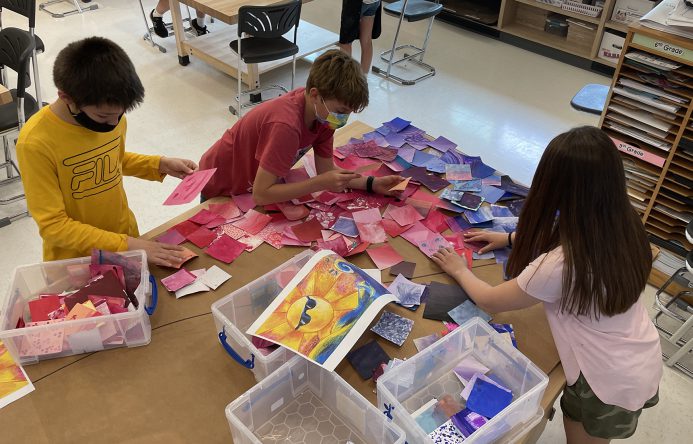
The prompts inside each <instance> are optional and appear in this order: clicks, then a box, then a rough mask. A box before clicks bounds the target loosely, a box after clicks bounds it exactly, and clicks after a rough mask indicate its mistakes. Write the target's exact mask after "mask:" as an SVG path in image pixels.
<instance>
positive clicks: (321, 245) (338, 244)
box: [318, 234, 349, 257]
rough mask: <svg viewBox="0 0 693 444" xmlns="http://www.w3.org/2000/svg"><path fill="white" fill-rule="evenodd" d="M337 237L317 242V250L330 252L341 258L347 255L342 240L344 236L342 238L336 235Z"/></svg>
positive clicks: (347, 252)
mask: <svg viewBox="0 0 693 444" xmlns="http://www.w3.org/2000/svg"><path fill="white" fill-rule="evenodd" d="M337 236H338V237H337V238H335V239H330V240H327V241H324V240H319V241H318V249H320V250H331V251H334V252H335V253H337V254H338V255H340V256H342V257H344V256H346V255H347V254H349V249H348V247H347V243H346V241H345V239H344V236H342V235H341V234H338V235H337Z"/></svg>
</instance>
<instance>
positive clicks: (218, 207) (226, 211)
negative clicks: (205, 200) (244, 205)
mask: <svg viewBox="0 0 693 444" xmlns="http://www.w3.org/2000/svg"><path fill="white" fill-rule="evenodd" d="M209 211H211V212H212V213H215V214H218V215H219V216H221V217H223V218H224V219H225V220H228V219H233V218H235V217H238V216H240V215H241V210H240V209H239V208H238V206H237V205H236V203H235V202H234V201H233V200H229V201H227V202H224V203H220V204H209Z"/></svg>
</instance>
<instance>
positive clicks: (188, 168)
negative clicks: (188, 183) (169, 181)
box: [159, 157, 197, 179]
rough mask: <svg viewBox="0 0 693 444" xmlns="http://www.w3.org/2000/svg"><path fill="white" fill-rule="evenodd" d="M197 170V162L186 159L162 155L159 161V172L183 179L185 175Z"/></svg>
mask: <svg viewBox="0 0 693 444" xmlns="http://www.w3.org/2000/svg"><path fill="white" fill-rule="evenodd" d="M195 171H197V164H196V163H195V162H193V161H192V160H188V159H176V158H174V157H162V158H161V161H160V162H159V172H160V173H162V174H167V175H169V176H173V177H177V178H179V179H183V178H184V177H185V176H187V175H189V174H192V173H194V172H195Z"/></svg>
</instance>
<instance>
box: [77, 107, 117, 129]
mask: <svg viewBox="0 0 693 444" xmlns="http://www.w3.org/2000/svg"><path fill="white" fill-rule="evenodd" d="M70 114H72V117H74V118H75V120H76V121H77V123H79V124H80V125H82V126H83V127H85V128H86V129H88V130H91V131H96V132H97V133H109V132H111V131H113V130H114V129H115V128H116V126H118V124H117V123H116V124H115V125H111V124H108V123H101V122H97V121H95V120H94V119H92V118H91V117H89V116H87V114H86V113H85V112H84V111H81V110H80V112H78V113H77V114H74V113H73V112H72V111H70ZM122 118H123V115H122V114H121V115H120V116H118V123H120V119H122Z"/></svg>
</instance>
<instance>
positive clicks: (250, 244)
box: [238, 235, 264, 252]
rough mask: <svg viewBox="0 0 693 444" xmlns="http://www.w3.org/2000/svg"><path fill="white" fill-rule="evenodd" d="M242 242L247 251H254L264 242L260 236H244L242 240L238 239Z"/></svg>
mask: <svg viewBox="0 0 693 444" xmlns="http://www.w3.org/2000/svg"><path fill="white" fill-rule="evenodd" d="M238 240H239V241H240V242H243V243H244V244H245V245H246V247H245V251H248V252H250V251H253V250H255V249H256V248H257V247H259V246H260V245H262V244H263V242H264V240H263V239H262V238H261V237H258V236H252V235H251V236H243V237H242V238H240V239H238Z"/></svg>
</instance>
